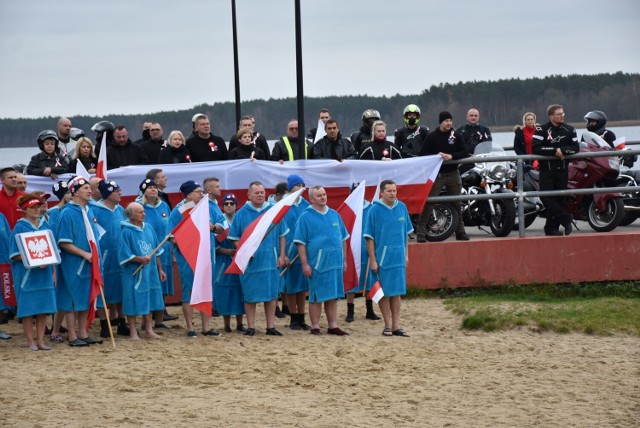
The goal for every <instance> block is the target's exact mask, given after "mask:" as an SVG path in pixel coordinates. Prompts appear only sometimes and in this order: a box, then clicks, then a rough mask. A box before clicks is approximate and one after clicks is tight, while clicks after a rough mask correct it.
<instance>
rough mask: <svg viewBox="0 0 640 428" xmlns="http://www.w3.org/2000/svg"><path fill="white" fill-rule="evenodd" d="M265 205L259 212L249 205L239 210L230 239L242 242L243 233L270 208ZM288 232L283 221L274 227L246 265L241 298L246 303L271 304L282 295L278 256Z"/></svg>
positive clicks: (232, 225) (268, 205) (249, 203)
mask: <svg viewBox="0 0 640 428" xmlns="http://www.w3.org/2000/svg"><path fill="white" fill-rule="evenodd" d="M271 207H272V205H270V204H269V203H268V202H265V203H264V204H263V205H262V207H261V208H260V209H256V208H254V207H253V205H251V202H249V201H247V202H246V203H245V205H244V206H243V207H242V208H240V209H239V210H238V212H237V213H236V216H235V217H234V219H233V223H231V229H230V230H229V237H228V239H229V240H231V241H239V240H240V238H241V237H242V232H244V230H245V229H246V228H247V227H249V225H250V224H251V222H252V221H253V220H255V219H256V218H258V217H260V215H261V214H262V213H263V212H264V211H266V210H268V209H269V208H271ZM288 232H289V228H288V227H287V225H286V222H283V221H281V222H280V223H278V224H277V225H275V226H274V227H273V230H272V231H271V233H269V234H268V235H267V236H266V237H265V239H263V240H262V243H261V244H260V246H259V247H258V249H257V250H256V252H255V253H254V255H253V257H252V258H251V261H250V262H249V264H248V265H247V268H246V270H245V272H244V273H243V274H242V275H240V283H241V284H242V295H243V298H244V301H245V302H246V303H260V302H269V301H271V300H274V299H276V298H277V297H278V292H279V291H280V278H279V276H278V275H279V274H278V255H279V254H280V237H281V236H285V235H286V234H287V233H288Z"/></svg>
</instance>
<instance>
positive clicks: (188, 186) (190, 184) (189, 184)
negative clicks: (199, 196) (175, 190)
mask: <svg viewBox="0 0 640 428" xmlns="http://www.w3.org/2000/svg"><path fill="white" fill-rule="evenodd" d="M198 187H202V186H200V184H198V183H196V182H195V181H193V180H189V181H185V182H184V183H182V185H181V186H180V192H182V194H183V195H185V196H187V195H188V194H189V193H191V192H193V191H194V190H196V189H197V188H198Z"/></svg>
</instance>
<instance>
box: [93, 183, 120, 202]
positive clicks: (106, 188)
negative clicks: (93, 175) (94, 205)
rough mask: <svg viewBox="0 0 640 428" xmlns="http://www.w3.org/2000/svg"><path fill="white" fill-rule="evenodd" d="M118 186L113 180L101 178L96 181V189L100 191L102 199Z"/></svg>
mask: <svg viewBox="0 0 640 428" xmlns="http://www.w3.org/2000/svg"><path fill="white" fill-rule="evenodd" d="M119 188H120V186H118V185H117V184H116V182H115V181H105V180H102V181H100V183H98V190H99V191H100V195H102V199H107V198H108V197H109V196H111V194H112V193H113V192H115V191H116V190H118V189H119Z"/></svg>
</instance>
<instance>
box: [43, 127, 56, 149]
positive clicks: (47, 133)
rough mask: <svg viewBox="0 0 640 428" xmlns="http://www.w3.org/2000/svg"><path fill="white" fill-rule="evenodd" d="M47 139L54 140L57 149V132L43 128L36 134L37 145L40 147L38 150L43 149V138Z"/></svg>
mask: <svg viewBox="0 0 640 428" xmlns="http://www.w3.org/2000/svg"><path fill="white" fill-rule="evenodd" d="M49 139H52V140H53V141H55V142H56V150H58V134H56V131H52V130H51V129H45V130H44V131H41V132H40V133H39V134H38V147H40V150H44V140H49Z"/></svg>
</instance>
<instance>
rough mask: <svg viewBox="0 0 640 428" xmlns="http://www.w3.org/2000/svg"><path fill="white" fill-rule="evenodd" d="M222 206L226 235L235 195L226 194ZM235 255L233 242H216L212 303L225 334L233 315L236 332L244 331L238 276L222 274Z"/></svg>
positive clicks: (234, 210) (226, 240) (234, 205)
mask: <svg viewBox="0 0 640 428" xmlns="http://www.w3.org/2000/svg"><path fill="white" fill-rule="evenodd" d="M222 206H223V209H224V214H223V216H224V223H223V227H224V229H225V231H226V233H228V229H229V228H230V227H231V223H233V218H234V216H235V214H236V209H237V207H238V199H236V197H235V195H233V194H232V193H227V194H226V195H225V196H224V198H223V199H222ZM223 233H224V232H223ZM222 236H224V235H222ZM235 253H236V247H235V245H234V244H233V241H230V240H229V239H227V238H224V239H222V241H221V242H217V241H216V269H215V282H214V285H213V303H214V309H215V310H216V311H217V312H218V314H220V315H222V319H223V322H224V331H225V332H227V333H231V316H233V315H235V317H236V330H237V331H240V332H244V331H245V330H246V328H245V327H244V325H243V324H242V318H243V315H244V301H243V300H242V285H241V284H240V276H239V275H235V274H226V273H224V271H225V270H227V268H228V267H229V265H230V264H231V261H232V260H233V256H234V255H235Z"/></svg>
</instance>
